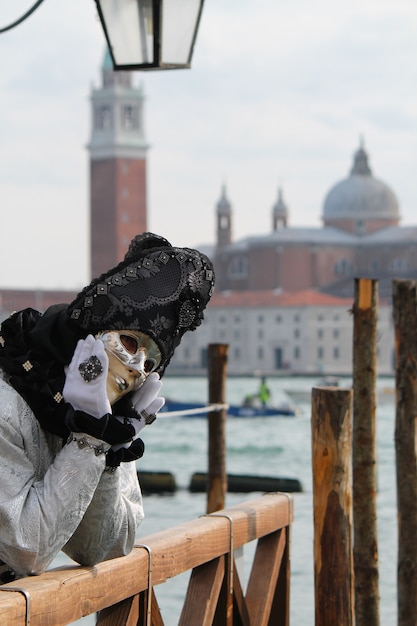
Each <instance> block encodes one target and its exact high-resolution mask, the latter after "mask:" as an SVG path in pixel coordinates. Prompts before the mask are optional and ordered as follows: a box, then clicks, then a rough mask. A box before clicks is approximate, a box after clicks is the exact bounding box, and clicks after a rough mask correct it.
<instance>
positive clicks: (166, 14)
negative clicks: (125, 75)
mask: <svg viewBox="0 0 417 626" xmlns="http://www.w3.org/2000/svg"><path fill="white" fill-rule="evenodd" d="M95 2H96V5H97V11H98V15H99V18H100V21H101V24H102V27H103V30H104V35H105V37H106V40H107V44H108V47H109V50H110V55H111V58H112V61H113V66H114V69H115V70H157V69H161V70H162V69H183V68H189V67H190V66H191V58H192V55H193V50H194V44H195V40H196V37H197V31H198V27H199V24H200V18H201V13H202V10H203V4H204V0H95Z"/></svg>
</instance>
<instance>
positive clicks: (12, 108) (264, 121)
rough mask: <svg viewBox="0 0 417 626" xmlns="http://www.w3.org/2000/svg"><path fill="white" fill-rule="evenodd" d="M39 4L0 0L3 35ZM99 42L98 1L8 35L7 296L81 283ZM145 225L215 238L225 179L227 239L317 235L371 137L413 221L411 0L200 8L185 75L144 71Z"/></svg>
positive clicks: (2, 150) (415, 116)
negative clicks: (292, 232)
mask: <svg viewBox="0 0 417 626" xmlns="http://www.w3.org/2000/svg"><path fill="white" fill-rule="evenodd" d="M33 3H34V0H2V1H1V7H0V27H3V26H6V25H7V24H8V23H10V22H12V21H14V20H15V19H17V18H18V17H20V15H21V14H22V13H24V12H25V11H26V10H27V9H28V8H29V7H30V6H31V5H32V4H33ZM103 51H104V37H103V34H102V30H101V26H100V23H99V21H98V20H97V17H96V11H95V3H94V1H93V0H45V1H44V3H43V4H42V5H41V6H40V7H39V8H38V9H37V11H36V12H35V13H34V14H33V15H32V16H31V17H29V18H28V20H26V21H25V22H24V23H23V24H21V25H20V26H17V27H16V28H15V29H13V30H11V31H9V32H6V33H3V34H0V58H1V59H2V62H1V65H2V68H1V72H0V190H1V217H2V227H1V245H0V287H30V288H37V287H38V288H56V287H61V288H69V289H72V288H74V289H75V288H79V287H81V286H83V285H84V284H85V283H86V282H87V281H88V280H89V276H88V255H89V247H88V240H89V239H88V238H89V233H88V228H89V226H88V178H87V176H88V154H87V151H86V147H85V146H86V144H87V143H88V140H89V136H90V102H89V94H90V90H91V86H92V85H93V84H94V85H98V84H99V78H100V72H99V69H100V65H101V62H102V57H103ZM135 81H136V82H137V83H138V82H139V81H142V82H143V84H144V87H145V92H146V96H147V100H146V134H147V139H148V141H149V143H150V145H151V150H150V152H149V159H148V162H149V167H148V171H149V203H148V206H149V228H150V229H151V230H153V231H155V232H158V233H160V234H163V235H164V236H166V237H167V238H169V239H171V241H172V242H173V243H175V244H177V245H188V246H191V245H193V246H194V245H196V246H198V245H199V244H202V243H212V242H213V241H214V236H215V218H214V207H215V203H216V201H217V199H218V198H219V195H220V190H221V185H222V184H223V183H225V184H226V186H227V192H228V196H229V199H230V201H231V203H232V206H233V211H234V213H233V234H234V237H235V238H241V237H244V236H246V235H248V234H251V233H265V232H269V231H270V229H271V208H272V205H273V204H274V202H275V199H276V196H277V191H278V187H279V186H281V187H282V188H283V191H284V198H285V200H286V202H287V204H288V206H289V208H290V223H291V225H293V226H303V225H308V226H317V227H319V226H320V224H321V220H320V216H321V210H322V204H323V200H324V197H325V195H326V193H327V191H328V190H329V188H330V187H331V186H332V185H333V184H335V183H336V182H338V181H339V180H341V179H342V178H344V177H346V176H347V175H348V172H349V169H350V167H351V162H352V156H353V153H354V151H355V150H356V149H357V147H358V145H359V138H360V136H362V137H363V138H364V141H365V147H366V149H367V150H368V152H369V154H370V165H371V167H372V170H373V173H374V175H375V176H376V177H377V178H380V179H382V180H383V181H385V182H386V183H388V184H389V185H390V186H391V187H392V189H393V190H394V191H395V192H396V194H397V196H398V199H399V202H400V208H401V215H402V223H403V224H404V225H405V224H412V223H417V169H416V161H417V125H416V122H417V4H416V2H415V0H348V1H346V0H343V1H340V0H316V2H311V0H262V2H260V1H259V0H239V1H238V0H206V3H205V8H204V11H203V16H202V22H201V26H200V31H199V34H198V37H197V43H196V48H195V53H194V58H193V64H192V69H191V70H180V71H172V72H154V73H150V72H147V73H141V74H139V73H138V74H136V75H135Z"/></svg>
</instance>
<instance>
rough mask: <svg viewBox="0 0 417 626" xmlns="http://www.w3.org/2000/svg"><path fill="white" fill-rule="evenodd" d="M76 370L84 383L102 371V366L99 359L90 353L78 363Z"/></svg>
mask: <svg viewBox="0 0 417 626" xmlns="http://www.w3.org/2000/svg"><path fill="white" fill-rule="evenodd" d="M78 371H79V372H80V375H81V377H82V378H84V380H85V382H86V383H89V382H91V381H92V380H94V379H95V378H97V377H98V376H100V374H101V373H102V372H103V366H102V364H101V361H100V359H99V358H98V357H97V356H96V355H95V354H93V355H91V356H90V357H88V359H86V360H85V361H83V362H82V363H80V364H79V366H78Z"/></svg>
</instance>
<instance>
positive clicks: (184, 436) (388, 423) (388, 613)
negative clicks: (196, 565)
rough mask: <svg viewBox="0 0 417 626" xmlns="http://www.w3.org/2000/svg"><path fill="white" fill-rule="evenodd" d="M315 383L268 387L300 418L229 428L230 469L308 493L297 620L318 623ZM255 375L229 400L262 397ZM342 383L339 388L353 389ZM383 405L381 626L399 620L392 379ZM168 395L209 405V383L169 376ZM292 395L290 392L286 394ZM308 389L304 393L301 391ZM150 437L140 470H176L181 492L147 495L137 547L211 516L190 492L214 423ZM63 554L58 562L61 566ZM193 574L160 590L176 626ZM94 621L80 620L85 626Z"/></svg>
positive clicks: (231, 389) (301, 511)
mask: <svg viewBox="0 0 417 626" xmlns="http://www.w3.org/2000/svg"><path fill="white" fill-rule="evenodd" d="M317 382H318V381H317V380H316V379H309V378H290V377H288V378H270V379H269V380H268V384H269V386H270V388H271V391H272V400H273V401H274V402H275V403H279V402H282V401H289V400H291V398H294V397H298V399H299V401H298V405H297V406H298V413H297V415H296V416H295V417H273V418H256V419H248V418H243V419H242V418H231V419H229V420H228V423H227V471H228V472H229V473H232V474H233V473H235V474H253V475H263V476H280V477H289V478H297V479H298V480H300V481H301V483H302V486H303V492H302V493H297V494H294V515H295V520H294V524H293V529H292V544H291V561H292V562H291V623H292V624H294V625H297V626H298V625H300V624H302V625H303V626H313V625H314V579H313V567H314V565H313V512H312V474H311V434H310V427H311V426H310V418H311V412H310V403H309V401H308V396H309V391H310V390H311V388H312V387H313V386H314V385H316V384H317ZM258 384H259V383H258V381H257V380H256V379H255V378H231V379H229V380H228V383H227V400H228V402H230V403H237V402H240V401H241V400H242V398H243V397H244V396H245V395H247V394H248V393H254V392H256V389H257V385H258ZM349 384H350V381H347V380H346V381H345V380H341V381H340V385H343V386H345V385H346V386H349ZM379 385H380V393H379V395H378V397H379V398H380V400H381V402H380V404H379V406H378V409H377V446H378V497H377V506H378V534H379V559H380V596H381V626H392V624H394V623H396V613H397V611H396V558H397V525H396V485H395V453H394V420H395V415H394V394H393V393H392V391H393V381H392V380H385V381H382V382H381V383H379ZM163 391H164V394H165V395H166V396H167V397H170V398H173V399H178V400H187V401H193V400H198V401H203V402H206V401H207V381H206V380H205V379H203V378H173V377H166V378H165V379H164V385H163ZM287 392H288V393H287ZM298 392H304V393H298ZM142 433H143V439H144V441H145V445H146V451H145V455H144V457H143V458H142V459H141V460H140V461H139V462H138V469H143V470H152V471H164V472H171V473H172V474H173V475H174V476H175V479H176V482H177V485H178V490H177V492H176V493H175V494H174V495H170V496H158V495H152V496H146V497H145V498H144V506H145V516H146V517H145V520H144V521H143V523H142V525H141V527H140V528H139V531H138V536H137V539H138V542H141V541H142V539H143V538H144V537H145V536H147V535H150V534H152V533H154V532H157V531H160V530H165V529H168V528H171V527H172V526H175V525H177V524H180V523H183V522H185V521H190V520H193V519H195V518H197V517H198V516H199V515H202V514H204V513H205V508H206V499H205V495H204V494H191V493H190V492H189V490H188V486H189V482H190V478H191V475H192V474H193V473H194V472H196V471H206V470H207V423H206V420H204V419H199V418H197V419H196V418H194V419H179V418H169V417H166V418H162V417H161V418H160V419H157V420H156V422H154V424H152V425H151V426H149V427H147V428H146V429H145V430H144V431H142ZM259 495H261V494H259V493H251V494H228V495H227V499H226V505H233V504H238V503H240V502H243V501H245V500H250V499H253V498H256V497H258V496H259ZM253 549H254V546H251V545H250V546H249V547H248V548H246V549H245V551H244V558H243V563H244V565H243V568H244V575H245V576H247V574H248V573H249V569H250V559H251V557H252V555H253ZM63 562H64V560H63V558H62V557H61V556H60V557H58V559H57V561H56V562H55V563H54V565H57V564H62V563H63ZM188 578H189V573H186V574H184V575H181V576H179V577H177V578H175V579H173V580H170V581H168V582H167V583H165V584H164V585H161V586H158V587H156V588H155V593H156V597H157V600H158V603H159V605H160V608H161V613H162V617H163V619H164V622H165V625H166V626H175V625H176V624H177V623H178V618H179V615H180V612H181V607H182V602H183V598H184V593H185V589H186V585H187V582H188ZM93 623H94V619H93V618H91V617H90V618H84V619H83V620H80V621H79V622H77V624H80V625H81V624H82V625H83V626H86V625H87V624H93Z"/></svg>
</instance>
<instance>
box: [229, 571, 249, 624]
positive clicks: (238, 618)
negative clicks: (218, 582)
mask: <svg viewBox="0 0 417 626" xmlns="http://www.w3.org/2000/svg"><path fill="white" fill-rule="evenodd" d="M233 596H234V597H233V600H234V606H233V618H234V622H235V623H236V624H239V626H240V625H241V626H250V619H249V613H248V609H247V607H246V599H245V596H244V595H243V589H242V585H241V582H240V578H239V572H238V569H237V567H236V563H235V564H234V569H233Z"/></svg>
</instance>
